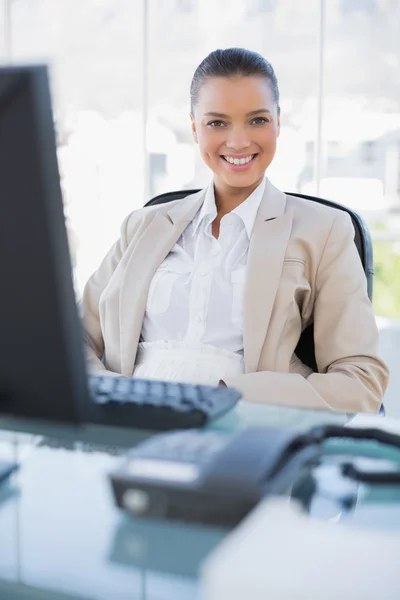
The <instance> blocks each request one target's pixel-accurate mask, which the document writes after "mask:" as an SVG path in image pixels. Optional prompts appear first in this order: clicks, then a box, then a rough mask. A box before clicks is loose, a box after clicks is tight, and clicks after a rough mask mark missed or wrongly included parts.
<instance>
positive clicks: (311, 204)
mask: <svg viewBox="0 0 400 600" xmlns="http://www.w3.org/2000/svg"><path fill="white" fill-rule="evenodd" d="M286 198H287V200H286V202H287V204H286V209H287V210H291V211H292V212H293V224H294V226H295V227H296V228H297V227H298V228H301V229H303V228H306V229H307V230H318V231H319V232H321V233H324V234H330V233H331V231H332V230H333V231H335V230H337V229H341V230H343V229H344V230H346V231H347V232H350V233H352V234H354V227H353V223H352V219H351V216H350V214H349V213H348V212H347V211H346V210H343V209H341V208H339V207H335V206H330V205H329V204H324V203H322V202H317V201H315V200H308V199H307V198H299V197H298V196H292V195H290V194H286Z"/></svg>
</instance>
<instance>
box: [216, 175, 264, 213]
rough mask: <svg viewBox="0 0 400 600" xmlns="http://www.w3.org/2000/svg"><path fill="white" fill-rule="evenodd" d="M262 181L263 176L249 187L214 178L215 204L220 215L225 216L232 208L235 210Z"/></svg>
mask: <svg viewBox="0 0 400 600" xmlns="http://www.w3.org/2000/svg"><path fill="white" fill-rule="evenodd" d="M261 181H262V177H261V178H260V179H258V180H257V181H256V182H255V183H253V185H251V186H248V187H231V186H228V185H226V184H224V183H221V182H218V181H216V180H214V195H215V205H216V207H217V214H218V216H219V217H223V216H224V215H226V214H227V213H229V212H231V211H232V210H235V208H237V207H238V206H239V205H240V204H242V202H244V201H245V200H247V198H248V197H249V196H250V194H251V193H252V192H254V190H255V189H256V188H257V187H258V186H259V185H260V183H261Z"/></svg>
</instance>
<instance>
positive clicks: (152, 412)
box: [89, 375, 241, 431]
mask: <svg viewBox="0 0 400 600" xmlns="http://www.w3.org/2000/svg"><path fill="white" fill-rule="evenodd" d="M89 391H90V395H91V398H92V400H93V402H94V405H96V407H98V408H97V418H96V420H97V421H98V417H99V416H101V415H99V410H100V408H101V412H102V413H103V415H102V418H101V421H102V422H104V423H108V424H110V425H113V424H117V425H125V426H126V427H133V428H136V429H149V430H153V431H167V430H170V429H188V428H191V427H202V426H203V425H206V424H207V423H208V422H210V421H212V420H213V419H217V418H218V417H220V416H222V415H223V414H225V413H226V412H228V411H229V410H231V409H232V408H233V407H234V406H235V405H236V403H237V402H238V400H239V399H240V397H241V395H240V392H239V391H237V390H236V389H233V388H229V387H223V386H218V387H212V386H208V385H190V384H188V383H176V382H170V381H156V380H147V379H135V378H130V377H113V376H108V375H90V376H89Z"/></svg>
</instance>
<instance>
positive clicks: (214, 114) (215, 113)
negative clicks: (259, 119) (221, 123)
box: [204, 108, 272, 119]
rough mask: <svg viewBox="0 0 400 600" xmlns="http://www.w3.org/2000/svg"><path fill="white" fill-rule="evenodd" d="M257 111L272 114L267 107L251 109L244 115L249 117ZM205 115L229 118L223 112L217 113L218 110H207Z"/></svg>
mask: <svg viewBox="0 0 400 600" xmlns="http://www.w3.org/2000/svg"><path fill="white" fill-rule="evenodd" d="M259 113H269V114H270V115H271V114H272V113H271V111H270V110H268V108H260V109H258V110H252V111H250V112H248V113H247V114H246V117H251V116H253V115H258V114H259ZM204 116H205V117H217V118H221V119H229V115H225V114H224V113H218V112H207V113H205V114H204Z"/></svg>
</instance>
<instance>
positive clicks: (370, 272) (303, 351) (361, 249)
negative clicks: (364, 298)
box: [146, 190, 374, 372]
mask: <svg viewBox="0 0 400 600" xmlns="http://www.w3.org/2000/svg"><path fill="white" fill-rule="evenodd" d="M198 191H200V190H180V191H176V192H168V193H165V194H160V195H159V196H156V197H155V198H152V200H149V202H147V204H146V206H154V205H155V204H165V203H167V202H172V201H173V200H180V199H181V198H185V197H186V196H190V195H191V194H195V193H197V192H198ZM287 194H289V195H290V196H297V197H298V198H304V199H305V200H310V201H312V202H318V203H319V204H324V205H325V206H330V207H332V208H336V209H337V210H344V211H345V212H347V213H348V214H349V215H350V217H351V220H352V222H353V226H354V231H355V236H354V243H355V245H356V247H357V250H358V253H359V255H360V259H361V263H362V266H363V268H364V272H365V276H366V278H367V290H368V296H369V298H370V300H372V291H373V277H374V259H373V248H372V240H371V235H370V233H369V231H368V227H367V225H366V224H365V221H364V220H363V218H362V217H361V216H360V215H359V214H357V213H356V212H354V211H353V210H351V209H350V208H348V207H347V206H343V205H341V204H336V202H331V201H330V200H324V199H323V198H317V197H315V196H306V195H304V194H295V193H291V192H287ZM296 354H297V356H298V357H299V358H300V360H302V361H303V363H304V364H306V365H308V366H309V367H311V369H313V370H314V371H316V372H317V371H318V368H317V363H316V360H315V348H314V327H313V325H312V324H311V325H309V326H308V327H307V328H306V329H305V330H304V331H303V333H302V334H301V337H300V340H299V343H298V345H297V348H296Z"/></svg>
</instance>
